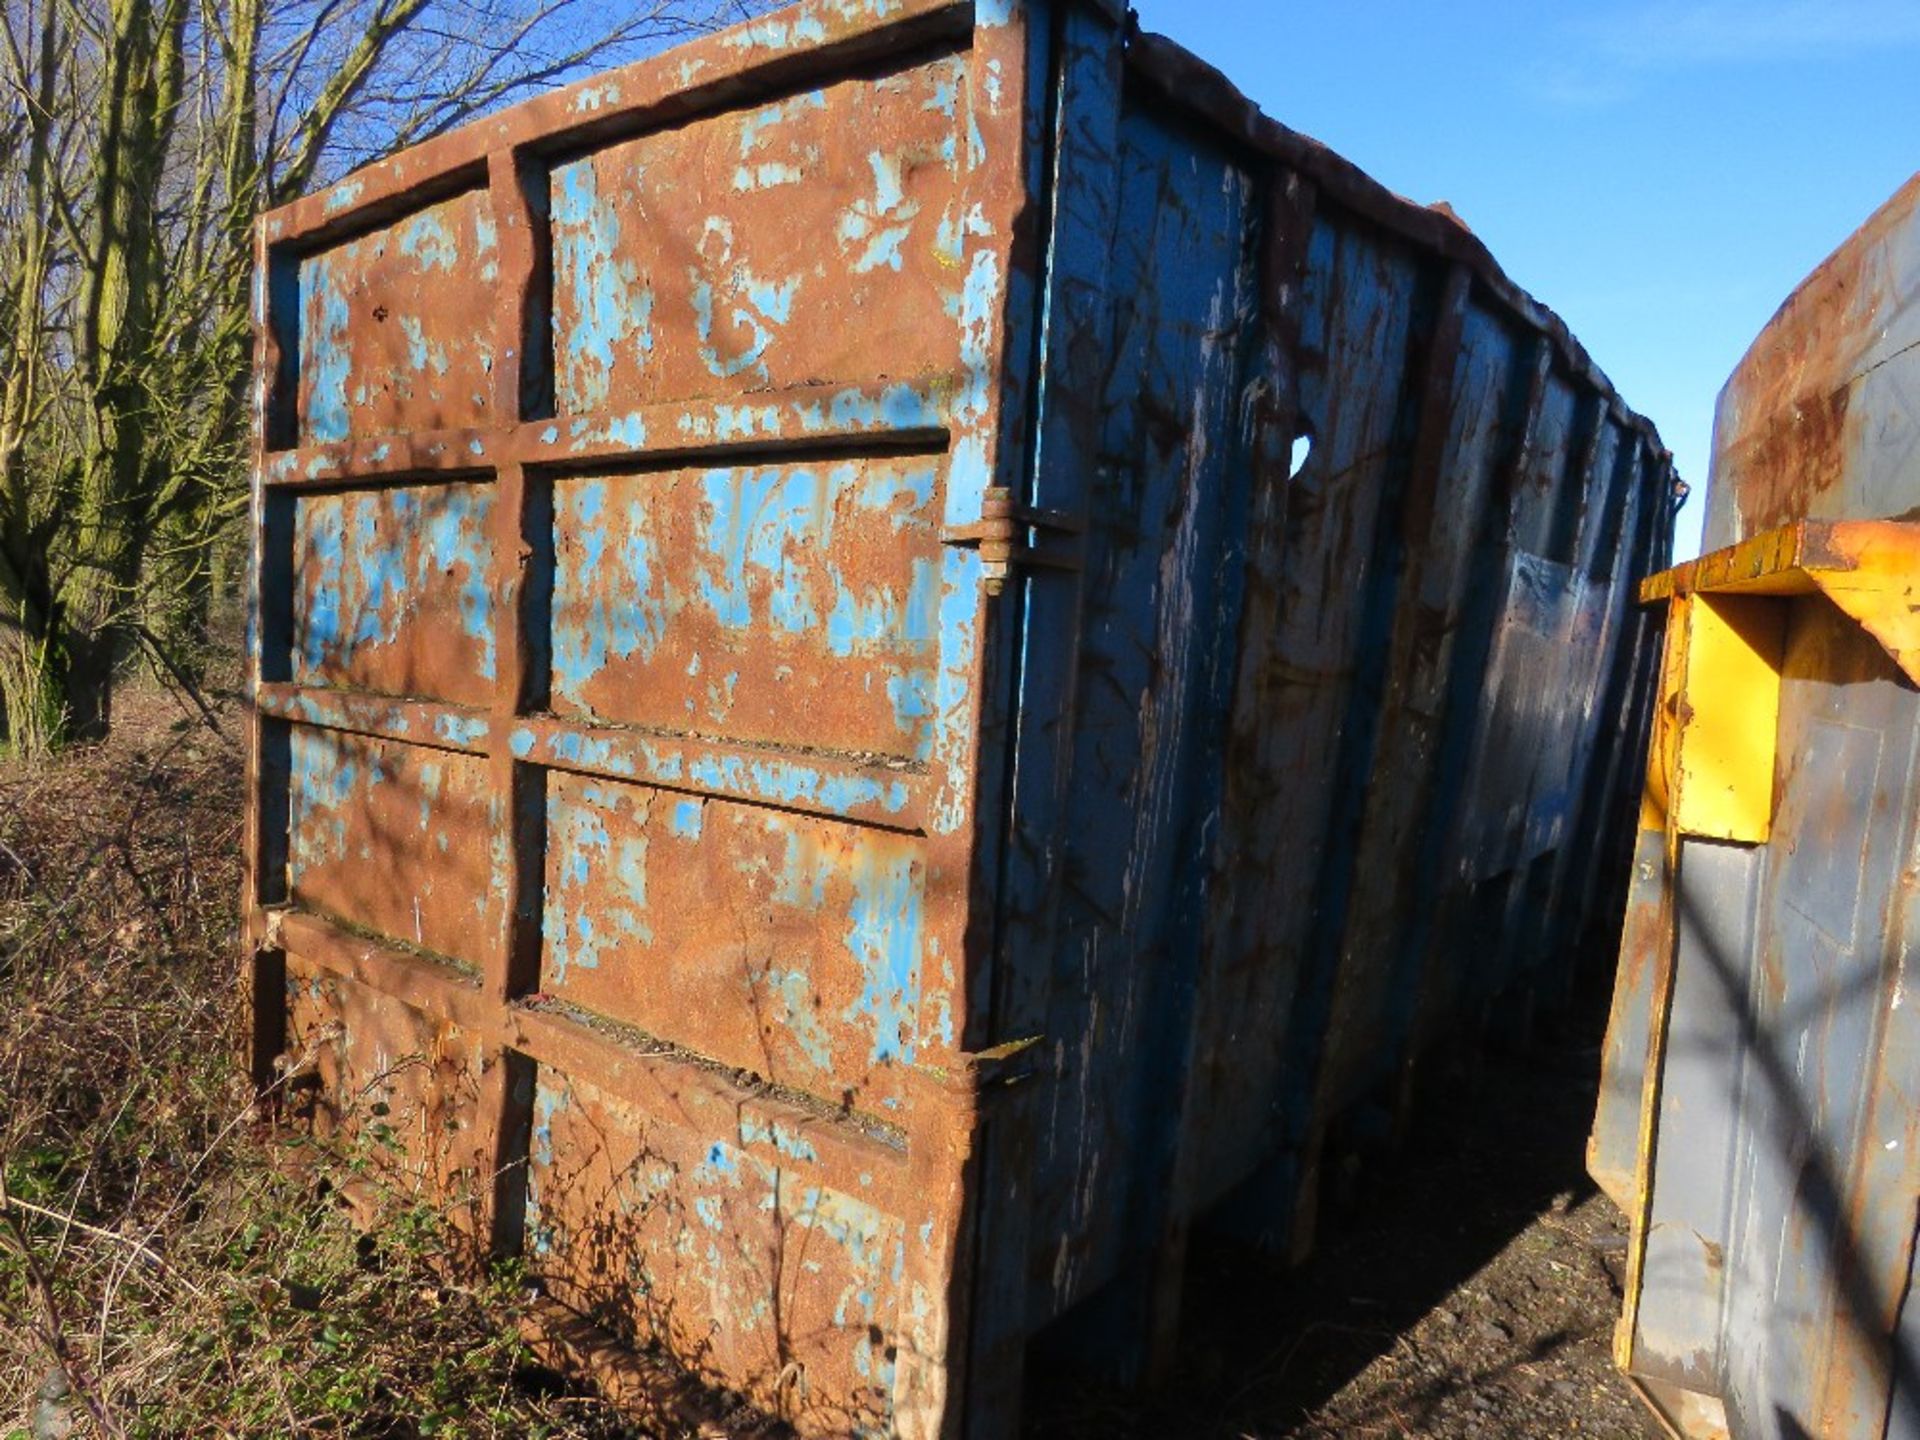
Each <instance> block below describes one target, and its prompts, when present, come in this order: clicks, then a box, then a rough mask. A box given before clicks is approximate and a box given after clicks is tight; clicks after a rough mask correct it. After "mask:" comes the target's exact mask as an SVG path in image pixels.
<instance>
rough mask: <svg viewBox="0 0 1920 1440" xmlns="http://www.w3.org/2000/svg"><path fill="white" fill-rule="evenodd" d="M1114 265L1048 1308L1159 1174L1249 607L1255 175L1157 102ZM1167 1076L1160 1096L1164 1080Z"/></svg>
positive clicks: (1071, 805)
mask: <svg viewBox="0 0 1920 1440" xmlns="http://www.w3.org/2000/svg"><path fill="white" fill-rule="evenodd" d="M1119 139H1120V150H1119V156H1118V164H1119V166H1120V169H1121V174H1120V194H1119V214H1118V222H1119V224H1118V230H1117V232H1116V233H1115V235H1114V236H1113V239H1112V244H1113V250H1112V257H1111V261H1110V271H1109V273H1110V277H1111V285H1112V290H1111V295H1112V303H1113V305H1114V307H1115V308H1114V311H1113V319H1112V326H1113V337H1114V353H1113V356H1112V359H1111V361H1110V364H1109V367H1108V370H1107V373H1106V376H1105V379H1104V389H1103V391H1102V402H1103V410H1104V424H1103V428H1102V435H1101V440H1100V454H1099V459H1098V462H1097V469H1096V474H1097V475H1098V477H1099V484H1098V486H1097V488H1096V489H1095V491H1094V493H1093V494H1092V496H1091V498H1090V502H1089V513H1088V535H1087V544H1086V554H1085V579H1084V582H1083V583H1084V584H1085V586H1086V598H1085V605H1086V616H1085V620H1084V627H1085V628H1084V633H1083V639H1082V653H1081V658H1080V662H1079V663H1080V672H1079V680H1078V686H1079V704H1078V710H1077V714H1076V717H1075V727H1074V754H1073V757H1072V766H1073V776H1074V783H1073V789H1072V794H1071V796H1070V797H1069V799H1068V803H1067V810H1066V819H1065V824H1064V826H1063V830H1062V834H1063V836H1064V850H1063V852H1062V859H1061V865H1060V869H1061V876H1062V890H1061V899H1060V905H1061V909H1060V917H1059V932H1058V938H1057V941H1056V944H1057V949H1056V952H1055V966H1056V968H1055V972H1054V976H1053V985H1052V993H1053V1004H1052V1008H1051V1012H1050V1014H1049V1016H1048V1020H1047V1034H1048V1036H1049V1037H1050V1038H1049V1045H1050V1047H1051V1048H1052V1051H1053V1054H1052V1056H1051V1057H1050V1058H1051V1061H1052V1064H1053V1067H1054V1070H1055V1079H1054V1082H1053V1088H1052V1093H1051V1097H1050V1103H1049V1110H1048V1113H1047V1114H1046V1115H1045V1116H1044V1117H1043V1120H1042V1126H1043V1131H1042V1140H1041V1147H1042V1153H1043V1155H1044V1156H1045V1159H1044V1161H1043V1166H1042V1170H1041V1173H1040V1176H1039V1179H1038V1183H1037V1184H1036V1185H1035V1187H1034V1196H1035V1201H1034V1203H1036V1204H1037V1205H1038V1206H1039V1210H1038V1213H1037V1215H1036V1218H1035V1222H1034V1229H1035V1232H1036V1234H1038V1235H1039V1236H1042V1237H1044V1239H1043V1240H1042V1241H1041V1242H1039V1243H1037V1244H1036V1245H1035V1247H1034V1251H1033V1255H1032V1265H1033V1275H1032V1283H1033V1285H1034V1287H1035V1299H1034V1301H1033V1302H1032V1303H1033V1304H1034V1306H1035V1308H1036V1309H1038V1310H1039V1312H1040V1313H1043V1314H1046V1313H1055V1312H1057V1311H1058V1310H1060V1309H1062V1308H1064V1307H1065V1306H1067V1305H1069V1304H1071V1303H1073V1302H1074V1301H1075V1300H1077V1299H1079V1298H1081V1297H1084V1296H1085V1295H1087V1294H1088V1293H1090V1292H1091V1290H1092V1289H1094V1288H1095V1287H1097V1286H1098V1285H1100V1284H1101V1283H1103V1282H1104V1281H1107V1280H1110V1279H1112V1278H1113V1277H1114V1275H1115V1274H1116V1271H1117V1268H1118V1262H1119V1257H1120V1256H1121V1254H1122V1251H1123V1247H1124V1246H1125V1245H1126V1244H1128V1243H1129V1239H1130V1237H1129V1236H1128V1234H1127V1226H1128V1208H1129V1205H1128V1201H1127V1200H1126V1198H1125V1196H1126V1195H1127V1193H1128V1187H1129V1186H1130V1185H1132V1184H1134V1183H1136V1182H1137V1181H1138V1180H1139V1179H1140V1177H1141V1176H1142V1174H1143V1173H1144V1172H1146V1171H1148V1170H1149V1169H1150V1168H1151V1167H1153V1166H1154V1164H1155V1163H1156V1162H1155V1156H1154V1154H1153V1147H1152V1146H1151V1145H1150V1144H1149V1143H1147V1137H1148V1136H1149V1135H1150V1134H1151V1133H1152V1128H1153V1127H1152V1126H1151V1125H1149V1124H1144V1123H1143V1117H1145V1118H1151V1117H1150V1116H1149V1114H1148V1112H1151V1111H1153V1110H1154V1108H1155V1107H1154V1105H1153V1103H1152V1102H1153V1097H1154V1096H1155V1095H1156V1094H1157V1095H1158V1097H1159V1101H1160V1104H1159V1111H1160V1113H1161V1114H1164V1112H1165V1110H1166V1107H1167V1106H1169V1105H1171V1104H1172V1103H1173V1100H1172V1099H1171V1098H1170V1097H1172V1096H1173V1095H1174V1094H1175V1091H1174V1090H1173V1088H1172V1087H1173V1086H1174V1085H1175V1084H1176V1083H1177V1076H1176V1075H1175V1074H1174V1069H1175V1067H1176V1066H1177V1065H1179V1064H1180V1063H1182V1062H1181V1060H1180V1059H1179V1055H1178V1049H1177V1048H1175V1049H1173V1050H1170V1049H1169V1045H1170V1044H1171V1045H1173V1046H1174V1047H1180V1046H1184V1043H1185V1035H1184V1033H1170V1032H1177V1031H1178V1027H1176V1026H1175V1025H1174V1024H1173V1023H1172V1021H1173V1017H1172V1016H1171V1015H1170V1014H1169V1013H1168V1012H1167V1011H1166V1010H1165V1009H1164V1008H1156V1006H1155V1005H1154V1003H1153V1002H1154V997H1155V995H1156V994H1159V993H1161V991H1162V987H1164V986H1166V985H1169V984H1170V985H1172V986H1173V987H1174V988H1175V990H1176V991H1177V990H1179V989H1180V988H1182V987H1185V988H1186V989H1187V990H1188V991H1189V993H1190V988H1191V984H1192V979H1191V975H1192V967H1193V965H1194V963H1195V947H1194V945H1193V943H1192V937H1191V936H1190V935H1186V934H1182V933H1177V932H1176V931H1175V929H1174V928H1173V924H1172V922H1173V916H1174V897H1175V894H1176V891H1177V887H1178V885H1179V883H1180V876H1181V872H1182V871H1183V869H1184V868H1185V867H1188V866H1190V865H1192V864H1193V863H1194V859H1195V856H1196V855H1197V854H1198V853H1201V851H1200V847H1201V846H1202V845H1203V843H1204V834H1203V832H1204V828H1205V822H1204V819H1203V815H1204V814H1205V812H1207V811H1208V810H1209V808H1210V807H1211V806H1212V805H1213V804H1216V803H1217V801H1215V800H1213V799H1211V798H1210V797H1209V796H1208V794H1207V793H1206V792H1207V790H1208V788H1209V786H1210V785H1213V784H1217V780H1210V779H1209V777H1208V774H1207V766H1206V764H1205V761H1204V756H1205V754H1206V751H1207V749H1208V747H1209V746H1211V745H1214V744H1216V743H1217V738H1218V734H1217V732H1218V728H1219V726H1220V722H1221V717H1220V715H1219V714H1218V713H1217V712H1210V711H1209V710H1208V709H1206V708H1204V707H1196V705H1195V699H1196V697H1197V696H1199V695H1200V694H1203V693H1204V687H1205V685H1206V683H1207V680H1206V677H1207V676H1208V674H1209V673H1210V672H1211V670H1212V669H1213V667H1215V666H1217V664H1218V663H1219V658H1218V657H1217V656H1216V655H1215V654H1214V653H1213V652H1214V651H1215V649H1216V647H1218V646H1220V645H1221V643H1222V640H1223V636H1225V637H1230V636H1231V634H1232V631H1233V628H1234V624H1235V619H1236V616H1235V614H1234V613H1233V612H1232V611H1226V612H1223V611H1221V610H1220V609H1219V608H1218V607H1219V606H1220V604H1221V603H1222V602H1223V599H1230V598H1231V592H1230V591H1229V590H1228V589H1227V587H1228V586H1230V585H1231V583H1232V574H1233V571H1234V570H1235V569H1236V568H1237V567H1238V566H1239V565H1240V563H1241V558H1242V555H1243V550H1242V544H1243V541H1242V539H1241V537H1240V535H1239V534H1238V533H1236V531H1235V529H1234V528H1233V526H1232V524H1231V521H1232V517H1233V516H1235V515H1236V514H1238V513H1240V512H1241V510H1242V508H1243V506H1244V504H1245V495H1246V491H1247V485H1248V474H1247V465H1246V459H1245V456H1244V454H1243V453H1240V452H1238V450H1237V448H1236V446H1235V445H1234V443H1233V438H1234V437H1235V436H1236V434H1238V433H1239V432H1240V427H1241V421H1242V416H1241V414H1240V410H1239V406H1240V400H1241V387H1242V385H1243V383H1244V374H1245V372H1244V361H1245V357H1244V353H1243V349H1242V346H1243V344H1244V336H1245V333H1246V329H1247V327H1248V325H1249V322H1250V320H1251V317H1252V315H1253V314H1254V313H1255V310H1256V307H1257V303H1258V302H1257V296H1256V294H1255V291H1254V273H1253V265H1252V262H1253V252H1252V244H1253V240H1254V234H1255V231H1254V224H1255V216H1256V214H1257V207H1256V204H1255V201H1256V188H1255V183H1254V180H1253V178H1252V177H1251V176H1249V175H1248V174H1247V172H1246V171H1245V170H1244V169H1242V168H1241V167H1240V166H1238V165H1237V164H1236V163H1234V161H1233V160H1232V159H1231V158H1230V157H1229V156H1228V155H1226V154H1223V153H1221V152H1219V151H1217V150H1214V149H1212V148H1210V147H1208V146H1206V145H1205V144H1204V142H1198V143H1197V142H1196V141H1195V140H1194V138H1193V137H1192V136H1190V135H1189V134H1187V133H1185V132H1184V131H1182V130H1181V129H1179V128H1178V127H1176V126H1172V125H1169V124H1168V123H1166V121H1165V119H1163V118H1162V117H1160V116H1158V115H1156V114H1154V113H1153V112H1152V111H1150V110H1146V109H1142V108H1131V109H1129V110H1128V111H1127V112H1126V113H1125V114H1124V115H1123V117H1122V121H1121V127H1120V136H1119ZM1156 1087H1158V1088H1157V1089H1156Z"/></svg>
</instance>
